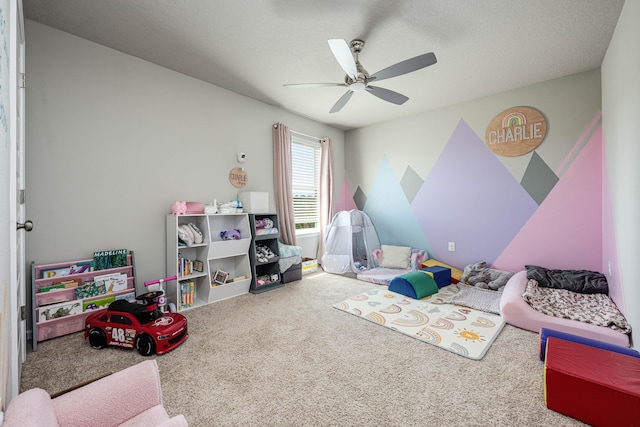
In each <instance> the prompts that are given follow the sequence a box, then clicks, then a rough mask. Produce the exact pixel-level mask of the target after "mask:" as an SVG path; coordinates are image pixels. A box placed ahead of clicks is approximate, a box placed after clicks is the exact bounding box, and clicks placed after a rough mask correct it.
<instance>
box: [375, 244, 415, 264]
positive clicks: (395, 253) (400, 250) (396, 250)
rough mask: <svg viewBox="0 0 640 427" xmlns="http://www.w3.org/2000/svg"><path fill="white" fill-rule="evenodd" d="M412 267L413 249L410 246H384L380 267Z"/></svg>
mask: <svg viewBox="0 0 640 427" xmlns="http://www.w3.org/2000/svg"><path fill="white" fill-rule="evenodd" d="M410 266H411V248H410V247H409V246H388V245H382V259H381V260H380V267H384V268H403V269H408V268H409V267H410Z"/></svg>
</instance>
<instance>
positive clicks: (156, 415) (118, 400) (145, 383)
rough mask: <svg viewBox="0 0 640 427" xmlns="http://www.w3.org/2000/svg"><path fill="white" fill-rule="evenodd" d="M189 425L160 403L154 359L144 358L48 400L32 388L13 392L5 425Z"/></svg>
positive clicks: (39, 391) (24, 426)
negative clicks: (13, 395)
mask: <svg viewBox="0 0 640 427" xmlns="http://www.w3.org/2000/svg"><path fill="white" fill-rule="evenodd" d="M13 426H20V427H31V426H34V427H35V426H37V427H49V426H51V427H73V426H83V427H94V426H95V427H116V426H127V427H133V426H162V427H178V426H187V420H186V419H185V418H184V416H183V415H177V416H175V417H173V418H169V415H168V414H167V411H165V409H164V407H163V406H162V390H161V388H160V375H159V373H158V365H157V363H156V361H155V360H146V361H144V362H141V363H138V364H137V365H134V366H131V367H129V368H127V369H124V370H122V371H119V372H116V373H115V374H112V375H109V376H107V377H104V378H101V379H99V380H97V381H94V382H92V383H90V384H87V385H85V386H83V387H80V388H77V389H75V390H72V391H70V392H68V393H65V394H63V395H61V396H59V397H56V398H54V399H52V398H51V397H50V396H49V394H48V393H47V392H46V391H44V390H42V389H40V388H33V389H31V390H27V391H25V392H24V393H21V394H19V395H18V396H16V397H15V398H14V399H13V400H11V402H9V406H8V408H7V411H6V413H5V420H4V424H3V427H13Z"/></svg>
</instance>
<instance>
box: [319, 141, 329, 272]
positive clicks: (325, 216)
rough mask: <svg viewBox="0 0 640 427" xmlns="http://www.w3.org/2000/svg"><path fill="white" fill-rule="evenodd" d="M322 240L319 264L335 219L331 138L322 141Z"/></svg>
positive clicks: (320, 240)
mask: <svg viewBox="0 0 640 427" xmlns="http://www.w3.org/2000/svg"><path fill="white" fill-rule="evenodd" d="M320 145H321V146H322V155H321V157H320V224H319V225H320V238H319V239H318V241H319V242H318V254H317V255H316V256H317V259H318V263H320V264H321V263H322V254H323V252H324V237H325V234H326V232H327V227H328V226H329V222H330V221H331V218H332V217H333V144H332V142H331V139H330V138H324V139H322V140H321V141H320Z"/></svg>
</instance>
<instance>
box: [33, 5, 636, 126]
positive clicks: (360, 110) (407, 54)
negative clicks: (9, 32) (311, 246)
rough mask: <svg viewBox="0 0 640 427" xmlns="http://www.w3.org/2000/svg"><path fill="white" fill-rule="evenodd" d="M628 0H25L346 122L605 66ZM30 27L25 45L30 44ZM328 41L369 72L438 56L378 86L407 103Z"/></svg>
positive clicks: (169, 63) (104, 38) (195, 69)
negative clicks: (354, 84)
mask: <svg viewBox="0 0 640 427" xmlns="http://www.w3.org/2000/svg"><path fill="white" fill-rule="evenodd" d="M623 4H624V0H487V1H478V0H456V1H443V0H396V1H392V0H348V1H346V0H322V1H319V0H254V1H249V0H215V1H213V0H182V1H177V0H108V1H107V0H55V1H52V0H23V5H24V14H25V17H26V18H27V19H31V20H33V21H37V22H40V23H42V24H44V25H48V26H50V27H53V28H57V29H60V30H62V31H66V32H68V33H71V34H74V35H77V36H79V37H82V38H85V39H87V40H91V41H93V42H96V43H99V44H101V45H104V46H108V47H111V48H113V49H116V50H119V51H121V52H125V53H128V54H131V55H134V56H137V57H139V58H142V59H145V60H147V61H150V62H153V63H155V64H158V65H161V66H163V67H166V68H169V69H172V70H175V71H178V72H181V73H184V74H186V75H189V76H192V77H195V78H197V79H200V80H204V81H207V82H210V83H212V84H214V85H216V86H220V87H223V88H226V89H228V90H230V91H233V92H236V93H239V94H242V95H245V96H248V97H250V98H254V99H257V100H259V101H263V102H266V103H268V104H271V105H275V106H278V107H281V108H284V109H286V110H289V111H292V112H295V113H298V114H300V115H302V116H306V117H310V118H312V119H315V120H317V121H320V122H324V123H327V124H330V125H333V126H336V127H338V128H341V129H353V128H358V127H362V126H366V125H371V124H374V123H378V122H382V121H386V120H391V119H395V118H399V117H403V116H408V115H412V114H416V113H419V112H422V111H427V110H431V109H435V108H440V107H443V106H446V105H451V104H455V103H459V102H463V101H468V100H470V99H474V98H478V97H481V96H485V95H489V94H493V93H498V92H502V91H506V90H510V89H514V88H518V87H523V86H527V85H530V84H533V83H537V82H541V81H545V80H549V79H554V78H558V77H562V76H566V75H570V74H575V73H579V72H583V71H588V70H592V69H595V68H598V67H599V66H600V64H601V63H602V60H603V58H604V54H605V52H606V49H607V47H608V46H609V41H610V40H611V36H612V34H613V30H614V28H615V25H616V23H617V20H618V17H619V15H620V11H621V9H622V5H623ZM28 37H29V36H28V34H27V49H28V48H29V46H28V42H29V38H28ZM330 38H342V39H345V40H346V41H347V42H349V41H350V40H352V39H354V38H361V39H364V40H365V43H366V44H365V47H364V49H363V51H362V53H361V54H360V62H361V63H362V65H363V66H364V67H365V68H366V69H367V71H369V73H371V74H373V73H375V72H376V71H379V70H381V69H383V68H385V67H387V66H389V65H392V64H395V63H396V62H399V61H402V60H405V59H408V58H411V57H414V56H417V55H420V54H423V53H427V52H434V53H435V55H436V57H437V58H438V62H437V64H435V65H432V66H430V67H427V68H424V69H422V70H419V71H415V72H413V73H410V74H406V75H403V76H398V77H394V78H391V79H388V80H384V81H381V82H379V83H377V84H376V85H377V86H380V87H384V88H386V89H390V90H394V91H396V92H400V93H402V94H404V95H406V96H408V97H409V98H410V99H409V101H407V102H406V103H405V104H403V105H400V106H398V105H394V104H390V103H387V102H385V101H382V100H380V99H378V98H376V97H374V96H372V95H371V94H369V93H366V92H356V93H354V95H353V97H352V98H351V100H350V101H349V103H348V104H347V105H346V106H345V107H344V108H343V109H342V110H341V111H340V112H338V113H334V114H329V110H330V109H331V107H332V106H333V104H334V103H335V102H336V101H337V100H338V98H340V97H341V96H342V94H343V93H345V92H346V88H344V87H325V88H312V89H298V88H296V89H293V88H285V87H283V84H286V83H316V82H321V83H333V82H335V83H340V82H343V80H344V71H343V70H342V69H341V68H340V66H339V65H338V63H337V62H336V60H335V58H334V57H333V55H332V53H331V50H330V49H329V46H328V44H327V40H328V39H330Z"/></svg>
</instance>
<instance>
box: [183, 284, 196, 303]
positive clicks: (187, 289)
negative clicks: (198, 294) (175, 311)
mask: <svg viewBox="0 0 640 427" xmlns="http://www.w3.org/2000/svg"><path fill="white" fill-rule="evenodd" d="M194 300H195V282H193V281H188V282H180V307H181V308H187V307H192V306H193V303H194Z"/></svg>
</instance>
